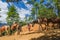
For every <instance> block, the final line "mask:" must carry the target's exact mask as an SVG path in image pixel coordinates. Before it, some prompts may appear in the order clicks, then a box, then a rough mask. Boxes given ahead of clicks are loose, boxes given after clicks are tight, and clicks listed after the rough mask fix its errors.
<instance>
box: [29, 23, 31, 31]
mask: <svg viewBox="0 0 60 40" xmlns="http://www.w3.org/2000/svg"><path fill="white" fill-rule="evenodd" d="M30 28H31V25H30V24H29V23H28V30H29V31H30Z"/></svg>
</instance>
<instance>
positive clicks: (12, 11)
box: [6, 5, 19, 25]
mask: <svg viewBox="0 0 60 40" xmlns="http://www.w3.org/2000/svg"><path fill="white" fill-rule="evenodd" d="M7 15H8V16H7V18H6V20H7V23H8V24H9V25H11V24H12V23H13V22H14V21H16V22H19V14H18V13H17V10H16V8H15V6H14V5H12V6H10V7H9V8H8V12H7Z"/></svg>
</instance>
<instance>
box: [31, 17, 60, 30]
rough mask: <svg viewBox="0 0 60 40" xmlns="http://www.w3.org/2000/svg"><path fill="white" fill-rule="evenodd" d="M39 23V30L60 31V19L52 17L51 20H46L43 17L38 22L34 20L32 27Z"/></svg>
mask: <svg viewBox="0 0 60 40" xmlns="http://www.w3.org/2000/svg"><path fill="white" fill-rule="evenodd" d="M35 23H37V24H39V30H40V29H41V30H42V31H43V30H49V29H59V28H60V18H59V17H51V18H46V17H41V18H38V19H37V20H34V21H33V22H32V24H33V25H32V27H33V26H34V24H35Z"/></svg>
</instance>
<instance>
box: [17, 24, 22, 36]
mask: <svg viewBox="0 0 60 40" xmlns="http://www.w3.org/2000/svg"><path fill="white" fill-rule="evenodd" d="M17 31H18V32H17V35H19V34H20V32H21V31H22V30H21V25H20V24H19V25H18V28H17Z"/></svg>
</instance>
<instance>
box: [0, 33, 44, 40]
mask: <svg viewBox="0 0 60 40" xmlns="http://www.w3.org/2000/svg"><path fill="white" fill-rule="evenodd" d="M43 35H44V33H33V34H27V35H11V36H3V37H0V40H30V39H31V38H37V37H40V36H43Z"/></svg>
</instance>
